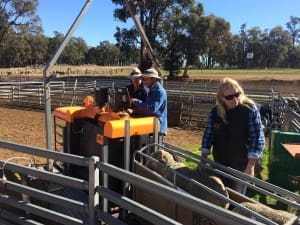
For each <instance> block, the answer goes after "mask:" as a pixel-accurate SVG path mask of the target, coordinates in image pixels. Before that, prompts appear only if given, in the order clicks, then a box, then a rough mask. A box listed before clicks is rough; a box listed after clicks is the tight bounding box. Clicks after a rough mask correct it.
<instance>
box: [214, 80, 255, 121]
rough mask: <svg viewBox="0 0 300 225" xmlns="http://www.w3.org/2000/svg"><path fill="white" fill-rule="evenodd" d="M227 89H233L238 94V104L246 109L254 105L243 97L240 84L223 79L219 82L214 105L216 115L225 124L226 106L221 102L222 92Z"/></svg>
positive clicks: (250, 100)
mask: <svg viewBox="0 0 300 225" xmlns="http://www.w3.org/2000/svg"><path fill="white" fill-rule="evenodd" d="M229 88H234V89H235V90H236V91H237V92H239V93H240V96H239V98H238V101H239V104H242V105H245V106H247V107H249V106H252V105H254V104H255V103H254V101H253V100H252V99H250V98H248V97H247V96H246V95H245V93H244V90H243V88H242V87H241V86H240V84H239V83H238V82H237V81H236V80H234V79H231V78H229V77H226V78H224V79H223V80H222V81H221V82H220V84H219V87H218V92H217V100H216V105H217V113H218V115H219V116H220V117H221V118H222V120H223V121H224V122H225V123H226V122H227V121H226V106H225V103H224V102H223V100H222V97H223V95H224V92H225V91H226V90H227V89H229Z"/></svg>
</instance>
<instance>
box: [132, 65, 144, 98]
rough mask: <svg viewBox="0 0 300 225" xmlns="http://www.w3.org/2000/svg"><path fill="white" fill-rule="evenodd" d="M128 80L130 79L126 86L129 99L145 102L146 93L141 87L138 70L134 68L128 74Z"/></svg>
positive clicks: (140, 76) (140, 75)
mask: <svg viewBox="0 0 300 225" xmlns="http://www.w3.org/2000/svg"><path fill="white" fill-rule="evenodd" d="M128 78H129V79H130V83H131V84H130V85H128V86H127V89H128V92H129V95H130V97H132V98H137V99H140V100H142V101H145V100H146V96H147V92H146V90H145V88H144V86H143V82H142V73H141V71H140V70H139V68H134V69H133V70H132V71H131V73H130V74H129V76H128Z"/></svg>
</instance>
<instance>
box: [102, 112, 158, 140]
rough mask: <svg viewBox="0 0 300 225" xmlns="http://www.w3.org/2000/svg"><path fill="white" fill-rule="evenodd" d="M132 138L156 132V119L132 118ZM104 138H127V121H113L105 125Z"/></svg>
mask: <svg viewBox="0 0 300 225" xmlns="http://www.w3.org/2000/svg"><path fill="white" fill-rule="evenodd" d="M129 120H130V136H134V135H144V134H151V133H153V132H154V121H155V117H142V118H130V119H129ZM104 136H105V137H109V138H120V137H125V120H124V119H123V120H112V121H107V122H105V124H104Z"/></svg>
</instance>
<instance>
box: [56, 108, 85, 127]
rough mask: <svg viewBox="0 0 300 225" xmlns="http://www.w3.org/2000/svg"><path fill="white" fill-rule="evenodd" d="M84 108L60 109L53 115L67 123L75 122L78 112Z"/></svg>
mask: <svg viewBox="0 0 300 225" xmlns="http://www.w3.org/2000/svg"><path fill="white" fill-rule="evenodd" d="M84 109H85V108H84V107H82V106H66V107H59V108H56V109H55V110H54V111H53V115H54V116H56V117H58V118H60V119H63V120H65V121H67V122H70V123H71V122H73V121H74V118H75V116H76V113H78V111H81V110H84Z"/></svg>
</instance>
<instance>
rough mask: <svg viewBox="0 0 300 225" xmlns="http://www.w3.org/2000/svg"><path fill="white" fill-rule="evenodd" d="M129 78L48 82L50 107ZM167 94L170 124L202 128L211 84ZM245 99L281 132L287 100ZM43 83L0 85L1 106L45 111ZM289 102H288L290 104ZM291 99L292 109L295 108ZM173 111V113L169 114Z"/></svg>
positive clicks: (186, 85) (276, 96) (255, 93)
mask: <svg viewBox="0 0 300 225" xmlns="http://www.w3.org/2000/svg"><path fill="white" fill-rule="evenodd" d="M128 84H129V80H128V79H124V78H123V79H116V78H115V79H114V78H107V77H106V78H103V77H102V78H101V77H96V78H94V77H76V79H75V78H72V79H71V78H70V77H63V78H56V79H53V81H51V82H50V87H49V88H50V96H51V107H52V108H56V107H61V106H74V105H82V102H83V99H84V97H85V96H87V95H94V93H95V89H99V88H105V87H112V86H115V87H118V86H126V85H128ZM165 88H166V90H167V95H168V111H169V112H170V113H169V115H168V117H169V118H168V119H169V125H171V126H182V127H185V128H196V129H202V128H204V127H205V125H206V121H207V116H208V113H209V111H210V110H211V108H212V107H213V105H214V104H215V95H216V88H215V85H213V84H212V83H211V82H199V83H192V82H176V81H174V82H173V81H167V82H165ZM245 92H246V94H247V96H249V97H250V98H252V99H253V100H254V101H255V102H256V103H257V104H258V105H259V106H263V107H267V108H268V110H269V112H268V114H267V115H266V118H264V121H265V122H266V124H265V126H266V127H268V128H270V126H272V128H273V129H279V130H280V129H284V121H285V116H286V112H287V107H290V104H287V103H286V101H287V100H286V97H283V96H281V95H280V93H279V92H278V91H276V90H273V89H270V90H253V89H245ZM44 94H45V93H44V88H43V82H38V81H34V82H0V105H3V106H16V107H28V108H35V109H44V107H45V103H44ZM289 102H291V101H289ZM297 102H298V100H297V98H294V100H293V103H294V104H293V107H295V106H298V105H297ZM171 112H172V113H171Z"/></svg>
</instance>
